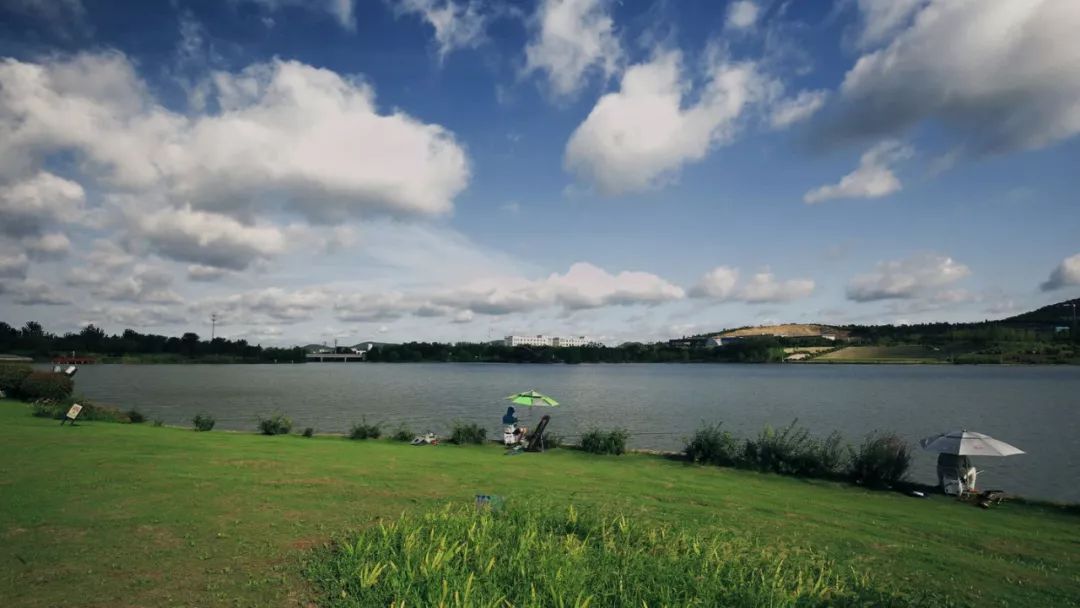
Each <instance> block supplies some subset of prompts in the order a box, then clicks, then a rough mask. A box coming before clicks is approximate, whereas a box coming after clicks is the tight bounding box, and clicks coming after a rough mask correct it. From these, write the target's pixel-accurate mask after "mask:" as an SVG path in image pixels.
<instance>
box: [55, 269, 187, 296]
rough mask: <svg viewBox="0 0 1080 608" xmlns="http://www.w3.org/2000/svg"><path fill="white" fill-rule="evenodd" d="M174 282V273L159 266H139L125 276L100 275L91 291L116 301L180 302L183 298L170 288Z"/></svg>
mask: <svg viewBox="0 0 1080 608" xmlns="http://www.w3.org/2000/svg"><path fill="white" fill-rule="evenodd" d="M83 276H84V277H85V276H89V275H87V274H84V275H83ZM72 278H74V277H72ZM95 278H96V277H95ZM76 282H78V281H77V280H76ZM172 282H173V279H172V275H171V274H169V273H168V272H166V271H164V270H162V269H158V268H146V267H143V268H137V269H136V270H135V272H134V273H133V274H132V275H131V276H128V277H125V278H119V277H115V276H110V275H105V276H103V277H100V280H99V281H97V283H96V284H95V285H93V287H92V289H91V293H93V294H94V295H96V296H98V297H101V298H105V299H107V300H112V301H114V302H141V303H147V304H178V303H180V302H182V301H183V298H181V297H180V295H179V294H177V293H176V292H175V291H173V290H172V289H169V287H170V286H171V285H172Z"/></svg>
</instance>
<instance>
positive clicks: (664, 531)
mask: <svg viewBox="0 0 1080 608" xmlns="http://www.w3.org/2000/svg"><path fill="white" fill-rule="evenodd" d="M503 452H504V451H503V450H502V449H499V448H496V447H489V446H487V445H476V446H454V445H439V446H429V445H427V446H420V447H416V446H410V445H404V444H401V443H399V442H395V441H392V440H389V439H388V440H369V441H344V440H342V439H341V438H340V437H319V436H316V437H314V438H310V439H305V438H302V437H300V436H299V435H296V434H293V435H279V436H273V437H265V436H260V435H258V434H256V433H254V432H250V433H235V432H214V433H195V432H192V430H191V429H190V428H187V429H179V428H169V427H164V428H161V427H154V426H150V425H130V424H100V423H95V422H84V423H83V424H80V425H79V426H77V427H60V426H59V425H57V424H55V423H54V422H52V421H49V420H43V419H40V418H34V417H32V416H31V415H30V407H29V406H28V405H26V404H22V403H16V402H10V401H7V402H0V480H3V486H2V490H0V491H2V492H3V495H4V497H5V500H2V501H0V538H2V539H3V542H0V565H2V566H3V568H4V569H5V572H6V573H7V574H6V576H5V577H3V578H0V598H3V604H4V605H5V606H10V607H13V608H22V607H45V606H49V607H53V606H57V607H64V606H73V605H86V604H87V603H92V604H95V605H146V606H158V605H173V604H188V605H220V604H228V605H236V606H271V605H275V606H284V605H297V604H299V605H309V602H313V603H314V604H315V605H321V606H329V605H335V602H338V601H339V600H334V599H332V598H331V597H330V595H332V594H333V593H337V595H336V597H337V598H340V601H344V600H345V598H342V597H341V594H340V591H341V590H345V591H346V593H347V597H356V596H355V595H354V594H353V590H354V589H356V590H357V591H356V593H357V594H359V593H360V591H359V589H360V588H361V587H363V586H364V584H365V583H370V585H369V586H367V587H363V588H364V589H368V590H370V591H371V593H385V592H386V590H387V589H388V587H386V586H385V585H400V584H402V583H403V582H405V581H408V582H409V583H410V585H415V586H416V587H415V588H416V590H417V593H431V592H434V591H435V589H436V587H439V586H441V579H440V578H439V577H440V575H441V574H442V571H439V570H435V569H434V568H435V566H436V564H435V563H434V562H432V561H431V560H434V559H436V557H435V556H436V555H443V556H444V557H442V558H438V562H439V564H445V568H446V570H445V573H446V575H447V581H448V582H447V585H448V589H449V593H450V596H451V597H452V596H453V592H454V591H457V592H458V593H459V597H461V596H460V594H462V593H464V591H465V587H466V586H467V581H468V574H469V571H468V569H467V568H468V567H469V564H471V563H473V562H462V561H460V560H461V559H464V558H465V557H466V556H465V555H463V554H462V553H461V551H463V549H455V547H459V546H460V543H461V542H462V541H463V540H465V539H467V538H468V537H467V536H462V534H465V532H466V530H467V527H466V524H468V525H470V526H471V525H473V524H474V523H475V524H476V525H477V526H480V525H489V526H491V528H490V530H489V531H490V532H491V533H492V534H496V533H497V536H499V537H500V538H502V539H503V542H504V543H511V541H514V540H521V541H522V542H527V543H532V544H528V545H527V548H528V549H529V551H528V552H527V553H528V554H531V555H532V556H533V558H534V559H535V560H537V564H536V565H535V567H536V568H537V570H535V571H534V570H529V571H528V572H529V573H530V576H533V575H535V576H537V577H538V578H537V579H535V580H538V581H541V582H540V583H537V592H538V593H540V590H541V589H542V588H544V587H543V584H542V583H544V584H546V582H550V581H551V580H552V579H553V578H555V577H558V576H566V577H572V576H576V575H575V574H574V572H572V570H576V569H577V567H578V566H577V564H578V561H576V560H578V559H579V558H578V557H575V555H581V556H582V559H583V558H584V557H585V556H590V560H589V562H590V563H591V565H589V566H588V568H590V569H589V570H587V571H586V572H588V573H590V574H591V575H593V576H594V578H596V577H604V576H606V574H605V573H606V572H609V570H610V569H611V568H620V569H621V568H623V567H626V568H627V570H626V576H625V577H624V578H622V579H610V578H605V579H604V582H602V583H601V582H597V584H596V585H595V587H596V588H595V590H594V592H595V593H596V594H597V597H596V599H595V600H594V601H593V604H592V605H594V606H599V605H610V602H608V601H607V599H606V598H608V597H609V596H608V595H604V594H608V593H611V592H613V591H614V589H615V587H614V586H615V584H616V582H615V581H618V580H622V582H623V584H624V588H625V589H630V588H635V589H639V590H638V591H634V593H654V592H656V593H662V592H663V591H662V590H658V589H653V587H654V586H659V585H660V584H661V583H664V584H667V583H672V584H674V586H673V587H672V591H671V593H691V592H692V591H687V589H688V587H689V585H686V586H684V585H681V584H680V583H678V582H677V581H675V579H677V578H678V577H680V576H684V575H686V573H687V572H690V573H691V574H690V576H697V573H695V572H696V571H693V570H689V571H688V570H686V568H691V567H692V565H691V564H690V563H689V562H684V561H682V560H681V559H680V558H679V557H678V556H677V555H676V554H675V552H674V548H675V547H680V546H682V545H679V543H680V542H681V541H680V540H678V539H681V538H688V537H690V536H692V537H695V538H699V539H701V542H702V543H703V544H702V546H704V547H708V548H711V549H715V550H716V551H718V552H719V555H720V557H721V558H722V560H721V561H722V562H723V563H724V564H726V566H723V567H725V568H731V569H732V570H725V571H721V572H717V573H715V575H716V576H717V577H720V578H718V579H717V580H716V581H715V582H716V585H715V586H713V585H712V584H711V583H710V584H708V585H706V584H703V585H702V586H701V590H702V592H703V593H704V592H709V593H711V592H712V591H708V590H710V589H711V590H713V591H716V590H718V589H720V588H721V587H722V586H726V584H727V583H730V582H732V581H739V580H743V579H742V578H741V577H743V576H746V575H748V574H749V573H753V574H754V575H756V576H760V577H763V580H764V581H765V582H766V583H768V582H771V583H774V584H773V585H771V586H770V588H772V589H773V591H769V590H767V589H762V588H760V587H758V586H755V585H756V584H753V585H749V587H748V588H750V589H756V590H757V591H754V595H748V596H746V598H742V597H739V598H737V599H738V601H736V600H732V601H731V603H732V604H734V605H757V604H755V603H754V602H755V601H758V600H760V603H764V602H765V601H771V599H770V598H773V599H775V598H780V600H777V601H776V602H774V603H772V604H769V605H781V606H782V605H791V604H793V603H794V601H795V600H794V599H792V598H797V597H801V598H804V604H803V605H806V604H809V605H813V602H815V601H817V603H819V604H820V603H822V602H821V601H820V600H814V598H820V597H823V596H821V595H817V594H819V593H826V591H824V590H826V589H831V591H827V593H830V594H831V595H829V597H830V598H845V597H857V598H864V599H865V598H870V599H869V600H868V601H867V602H863V603H862V604H861V605H889V602H895V603H894V604H893V605H905V604H904V603H901V602H907V603H914V604H915V605H919V604H920V601H919V598H917V597H914V598H913V597H912V594H914V593H916V590H917V591H918V592H923V591H925V593H927V594H929V595H928V596H927V597H929V598H931V599H930V600H927V602H922V603H923V604H924V605H925V604H926V603H931V604H933V605H946V601H949V602H953V603H955V604H957V605H961V606H967V605H970V606H976V605H977V606H997V605H1000V606H1004V605H1014V606H1015V605H1021V606H1028V605H1039V606H1063V605H1070V604H1072V603H1075V601H1076V599H1077V598H1078V597H1080V578H1078V573H1080V554H1077V553H1076V551H1075V545H1076V542H1077V539H1078V538H1080V520H1078V519H1077V516H1076V515H1075V514H1072V513H1071V512H1070V511H1068V510H1066V509H1058V508H1054V507H1050V506H1045V505H1031V504H1023V503H1019V502H1013V503H1006V504H1004V505H1001V506H999V507H995V508H994V509H991V510H989V511H982V510H979V509H976V508H973V507H971V506H969V505H965V504H963V503H959V502H957V501H956V500H954V499H948V498H945V497H942V496H933V497H931V498H926V499H916V498H911V497H908V496H904V495H902V494H898V493H893V492H874V491H869V490H866V489H864V488H860V487H857V486H852V485H847V484H837V483H834V482H829V481H822V480H814V479H807V478H802V479H800V478H793V477H785V476H780V475H763V474H761V473H758V472H755V471H747V470H739V469H732V468H718V467H700V466H689V465H687V464H685V463H682V462H677V461H674V460H670V459H665V458H658V457H655V456H647V455H642V454H626V455H624V456H620V457H618V458H599V457H596V456H593V455H591V454H587V453H585V452H582V451H578V450H554V451H550V452H546V453H544V454H525V455H521V456H517V457H512V458H511V457H506V456H503ZM477 494H483V495H488V496H497V497H500V498H501V499H502V502H504V503H505V505H506V511H504V512H505V513H506V514H507V515H506V516H507V517H508V519H505V520H499V519H493V520H491V521H489V522H487V523H485V522H484V521H479V520H474V519H470V517H472V516H470V515H469V514H468V513H466V511H468V510H472V509H473V508H474V507H473V506H472V505H473V504H474V503H475V498H474V497H475V495H477ZM447 504H453V505H457V506H455V507H453V508H451V509H450V511H445V512H444V511H443V510H442V509H443V508H444V506H445V505H447ZM571 505H572V506H573V508H574V509H575V510H576V512H577V513H578V514H579V515H578V517H579V519H578V521H579V522H582V523H580V524H578V527H576V528H575V527H573V526H572V525H571V523H570V522H571V520H570V516H569V513H570V511H569V508H570V506H571ZM534 508H536V509H539V511H535V510H534ZM463 509H464V510H463ZM403 513H405V514H406V516H407V519H406V520H400V519H399V518H400V516H401V515H402V514H403ZM441 513H446V515H445V516H444V515H440V514H441ZM492 515H493V516H494V515H495V514H494V513H493V514H492ZM440 517H444V518H445V519H444V520H440V519H439V518H440ZM482 517H486V515H482ZM432 518H434V519H432ZM402 521H403V522H404V523H398V522H402ZM440 521H444V523H445V525H443V524H442V523H439V522H440ZM379 522H382V527H380V525H379ZM620 522H622V523H620ZM425 526H426V527H425ZM504 526H505V527H506V528H509V527H513V528H514V529H515V530H523V531H526V532H528V533H529V535H531V534H532V533H533V532H535V533H536V538H535V539H534V540H526V538H525V537H523V536H514V534H508V535H507V534H503V532H505V531H506V528H504ZM612 526H615V527H616V528H618V529H619V530H620V531H619V533H618V534H625V536H618V535H616V536H610V534H613V533H614V529H613V528H612ZM623 528H625V531H623ZM605 530H608V532H606V533H607V534H609V536H608V538H609V539H611V540H616V539H619V540H621V541H623V542H622V543H621V545H620V546H611V545H610V544H605V543H603V542H601V541H602V540H603V538H604V537H603V535H604V534H605ZM384 531H385V532H384ZM420 532H426V533H428V534H429V536H424V537H420V536H418V533H420ZM579 532H580V534H579ZM384 533H385V534H387V535H388V536H387V541H386V542H383V541H380V540H379V538H380V537H379V535H380V534H384ZM431 533H434V534H433V535H431ZM650 535H651V536H650ZM664 535H666V536H664ZM405 538H413V539H414V540H413V541H411V542H412V543H413V544H412V545H411V546H405V545H401V546H399V549H392V548H391V547H390V545H391V542H390V541H391V540H393V539H405ZM334 539H337V542H333V541H334ZM361 540H362V541H363V543H369V544H365V545H363V546H364V547H370V548H371V549H370V551H368V552H365V553H363V554H362V555H361V556H360V557H363V556H364V555H370V556H372V557H378V560H371V561H355V560H354V561H351V562H350V561H348V559H354V558H348V556H346V555H343V554H342V553H341V551H342V550H343V547H344V546H345V545H346V544H347V543H350V542H351V543H352V546H353V547H356V546H357V542H359V541H361ZM380 543H382V544H380ZM441 543H445V545H446V550H445V551H441V552H440V547H441V546H442V545H441ZM511 544H512V543H511ZM623 545H624V546H623ZM504 546H505V545H504ZM470 547H471V545H470ZM669 549H671V550H670V551H669ZM687 549H688V550H690V548H689V547H687ZM476 550H477V551H479V552H481V553H483V552H490V551H494V550H495V548H494V547H484V546H481V547H477V548H476ZM393 551H402V553H393ZM455 551H456V552H457V553H454V552H455ZM506 551H513V549H512V547H507V548H506ZM406 552H407V554H408V555H409V556H412V557H413V558H415V559H416V560H423V559H427V560H428V561H427V562H423V561H412V562H408V563H406V562H403V561H395V562H394V566H390V565H389V562H390V561H392V558H394V557H395V556H404V555H406ZM575 552H579V553H575ZM652 552H656V554H657V561H656V562H650V561H648V560H646V557H645V556H647V555H649V554H650V553H652ZM525 554H526V553H522V554H521V555H518V554H516V553H509V554H507V557H508V559H514V560H517V559H523V557H524V555H525ZM469 555H473V553H472V549H470V552H469ZM451 558H453V559H451ZM592 558H595V561H594V560H593V559H592ZM455 560H457V561H455ZM642 560H645V561H642ZM557 562H565V563H566V564H567V565H570V564H575V566H574V568H563V569H562V571H561V574H560V571H559V569H558V568H549V567H548V565H554V564H555V563H557ZM742 562H745V563H746V564H748V565H747V566H746V568H745V569H743V570H739V569H738V568H739V564H740V563H742ZM513 563H514V564H518V562H517V561H515V562H513ZM719 563H720V562H717V564H718V565H719ZM425 564H426V565H425ZM649 564H652V566H653V568H652V569H650V568H647V567H646V566H647V565H649ZM519 565H520V564H519ZM766 565H768V566H769V567H770V568H765V566H766ZM346 566H355V567H356V568H353V569H351V570H346ZM380 566H381V570H380V571H379V573H378V574H376V570H378V569H379V567H380ZM395 567H396V568H397V571H395V569H394V568H395ZM485 567H486V564H485ZM583 567H584V566H583ZM416 568H427V570H425V571H426V572H428V573H430V574H431V576H432V579H431V580H430V581H429V580H427V579H419V578H416V576H415V574H416V572H417V570H416ZM402 570H403V571H404V572H400V571H402ZM610 571H612V572H614V570H610ZM620 571H621V570H620ZM334 572H341V573H342V576H341V577H340V578H338V579H336V580H330V579H329V578H328V576H329V574H330V573H334ZM650 572H653V573H655V576H653V575H650V574H649V573H650ZM409 573H412V574H409ZM800 573H801V574H802V575H803V576H802V583H799V575H800ZM701 574H702V575H704V572H703V571H702V572H701ZM811 575H813V576H811ZM484 576H485V575H483V573H482V572H477V573H476V574H475V575H474V577H473V589H474V593H476V592H479V591H481V590H484V593H485V594H486V593H488V592H489V591H490V590H491V589H492V587H491V586H492V585H496V586H498V585H501V583H498V580H501V579H495V580H489V579H486V578H484ZM500 576H501V573H500ZM817 580H820V581H822V582H821V584H820V585H818V584H816V583H814V581H817ZM568 581H569V582H568V584H569V585H570V586H569V587H568V589H574V588H576V587H574V586H573V585H574V584H576V583H574V582H573V580H572V579H568ZM724 581H726V582H725V583H724V585H721V582H724ZM457 583H461V585H460V586H459V585H458V584H457ZM518 583H519V584H518V585H517V586H515V587H514V588H513V589H514V591H515V592H516V591H517V590H520V589H522V588H524V589H525V590H528V591H529V592H530V593H531V589H529V588H528V587H527V586H525V583H524V582H522V581H519V582H518ZM609 583H610V584H609ZM451 584H453V585H454V587H457V588H452V587H450V585H451ZM763 584H764V583H763ZM440 589H441V588H440ZM800 589H801V591H799V590H800ZM440 592H441V590H440ZM731 592H732V593H736V592H737V589H735V590H732V591H731ZM627 593H630V591H627ZM772 593H776V594H778V595H770V594H772ZM864 593H865V594H870V595H863V594H864ZM800 594H801V595H800ZM360 597H366V596H362V595H360ZM375 597H380V596H375ZM473 597H477V598H479V597H488V596H487V595H483V596H479V595H477V596H473ZM628 597H629V596H628ZM643 597H651V596H643ZM671 597H684V596H681V595H679V596H676V595H673V596H671ZM703 597H715V596H703ZM755 598H756V599H755ZM784 598H787V599H784ZM567 599H570V600H572V599H574V598H573V597H568V598H567ZM879 599H880V602H879ZM924 599H925V598H924ZM744 600H745V601H744ZM939 600H940V601H939ZM452 601H453V600H450V602H452ZM676 603H678V602H676ZM826 603H828V602H826ZM837 604H839V605H842V602H840V601H839V600H838V601H836V602H835V603H832V604H829V605H837ZM340 605H349V604H347V603H345V604H340ZM353 605H363V604H362V603H356V604H353ZM451 605H452V604H451ZM526 605H528V603H527V602H526ZM537 605H554V603H542V602H539V601H538V602H537ZM568 605H573V603H572V602H569V603H568Z"/></svg>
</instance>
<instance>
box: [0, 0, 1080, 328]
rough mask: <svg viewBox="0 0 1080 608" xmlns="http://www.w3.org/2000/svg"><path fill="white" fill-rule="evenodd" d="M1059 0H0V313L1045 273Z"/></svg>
mask: <svg viewBox="0 0 1080 608" xmlns="http://www.w3.org/2000/svg"><path fill="white" fill-rule="evenodd" d="M1076 28H1080V5H1077V4H1076V3H1074V2H1071V1H1070V0H1024V1H1018V0H982V1H978V2H977V1H975V0H969V1H967V0H956V1H945V0H902V1H893V0H843V1H838V2H836V3H834V4H829V3H825V2H791V1H786V2H785V1H772V2H768V1H765V0H754V1H741V2H731V3H724V2H718V1H717V2H712V1H698V0H681V1H679V2H675V1H669V2H659V3H656V2H636V1H632V0H625V1H622V2H614V1H605V0H530V1H523V2H505V1H498V0H385V1H381V0H380V1H376V0H371V1H366V2H352V1H350V0H311V1H301V0H231V1H228V2H185V1H183V0H173V1H171V2H169V1H165V2H149V1H147V2H130V3H129V2H95V1H93V0H51V1H48V0H3V1H0V57H3V58H4V59H3V61H2V63H0V311H2V314H0V319H3V320H5V321H7V322H9V323H12V324H21V323H22V322H24V321H26V320H30V319H35V320H39V321H41V322H43V323H45V324H46V325H47V326H48V327H50V328H51V329H53V330H55V331H67V330H75V329H77V328H78V327H79V326H80V325H82V324H85V323H90V322H92V323H95V324H98V325H100V326H103V327H105V328H106V329H108V330H110V331H117V330H120V329H123V328H125V327H134V328H136V329H139V330H140V331H153V332H159V333H169V334H172V333H179V332H183V331H188V330H194V331H197V332H199V333H206V330H207V327H206V326H207V325H208V318H209V315H210V314H211V313H215V312H216V313H217V314H218V315H219V316H220V317H221V318H222V320H223V322H222V329H221V333H222V334H223V335H227V336H232V337H245V338H247V339H249V340H250V341H253V342H262V343H267V344H269V343H292V342H309V341H329V340H333V339H339V340H341V341H343V342H349V341H354V340H356V341H358V340H361V339H380V340H387V341H397V340H406V339H439V340H481V339H488V338H489V337H498V336H502V335H505V334H509V333H529V334H535V333H554V334H575V335H581V334H584V335H589V336H592V337H596V338H598V339H601V340H603V341H605V342H608V343H618V342H622V341H624V340H630V339H634V340H653V339H664V338H668V337H674V336H678V335H683V334H687V333H696V332H701V331H708V330H714V329H720V328H725V327H736V326H741V325H747V324H763V323H769V322H800V321H801V322H814V321H821V322H830V323H845V322H858V323H879V322H884V323H905V322H918V321H926V320H950V321H960V320H982V319H987V318H1000V317H1004V316H1008V315H1010V314H1014V313H1016V312H1021V311H1023V310H1026V309H1029V308H1033V307H1037V306H1041V305H1044V304H1046V303H1050V302H1054V301H1058V300H1061V299H1065V298H1067V297H1076V296H1077V295H1080V237H1078V236H1077V235H1078V234H1080V220H1078V219H1077V213H1076V207H1077V198H1076V193H1075V183H1076V181H1075V178H1074V175H1075V170H1076V167H1077V166H1078V160H1080V142H1078V138H1077V137H1076V135H1077V133H1080V101H1078V100H1080V42H1077V41H1076V39H1075V36H1073V35H1072V32H1074V31H1075V30H1076Z"/></svg>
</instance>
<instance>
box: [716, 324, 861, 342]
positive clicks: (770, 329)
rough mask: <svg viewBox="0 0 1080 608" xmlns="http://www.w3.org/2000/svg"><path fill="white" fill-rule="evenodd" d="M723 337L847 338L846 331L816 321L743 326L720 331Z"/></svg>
mask: <svg viewBox="0 0 1080 608" xmlns="http://www.w3.org/2000/svg"><path fill="white" fill-rule="evenodd" d="M720 336H721V337H724V338H749V337H754V336H775V337H778V338H814V337H820V336H835V337H838V338H847V332H846V331H843V330H840V329H837V328H835V327H830V326H828V325H818V324H816V323H786V324H783V325H760V326H757V327H743V328H740V329H732V330H729V331H725V332H721V333H720Z"/></svg>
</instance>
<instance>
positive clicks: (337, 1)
mask: <svg viewBox="0 0 1080 608" xmlns="http://www.w3.org/2000/svg"><path fill="white" fill-rule="evenodd" d="M232 2H234V3H237V4H242V3H244V2H250V3H252V4H258V5H261V6H262V7H263V8H265V9H267V10H270V11H277V10H281V9H282V8H284V7H298V8H306V9H309V10H313V11H321V12H325V13H327V14H329V15H330V16H331V17H333V18H334V20H335V21H337V22H338V23H339V24H340V25H341V27H343V28H345V29H347V30H350V31H352V30H354V29H356V19H355V17H354V15H353V0H232Z"/></svg>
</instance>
